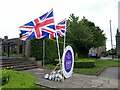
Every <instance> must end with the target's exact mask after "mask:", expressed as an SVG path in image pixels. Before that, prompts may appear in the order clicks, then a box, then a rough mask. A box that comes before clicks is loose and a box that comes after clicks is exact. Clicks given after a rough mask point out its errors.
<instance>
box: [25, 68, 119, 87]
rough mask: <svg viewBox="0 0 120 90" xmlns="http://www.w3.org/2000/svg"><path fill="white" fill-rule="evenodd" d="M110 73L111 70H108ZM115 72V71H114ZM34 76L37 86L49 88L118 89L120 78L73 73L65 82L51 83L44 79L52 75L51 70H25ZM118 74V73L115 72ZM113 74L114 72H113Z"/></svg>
mask: <svg viewBox="0 0 120 90" xmlns="http://www.w3.org/2000/svg"><path fill="white" fill-rule="evenodd" d="M108 71H109V70H108ZM114 71H115V70H114ZM24 72H27V73H29V74H31V75H33V76H35V77H36V79H37V82H36V84H37V85H43V86H46V87H49V88H57V89H58V88H59V89H60V88H113V89H114V88H116V89H118V78H117V76H115V75H113V76H114V77H113V78H112V77H107V76H106V74H103V73H101V75H99V76H94V75H84V74H77V73H73V74H72V76H71V77H70V78H69V79H65V80H64V81H61V82H58V81H50V80H47V79H45V78H44V76H45V74H47V73H50V72H51V70H47V69H41V68H37V69H31V70H25V71H24ZM115 72H116V71H115ZM111 73H113V72H111Z"/></svg>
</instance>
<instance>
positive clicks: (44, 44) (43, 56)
mask: <svg viewBox="0 0 120 90" xmlns="http://www.w3.org/2000/svg"><path fill="white" fill-rule="evenodd" d="M44 61H45V39H44V40H43V67H44Z"/></svg>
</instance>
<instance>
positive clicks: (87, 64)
mask: <svg viewBox="0 0 120 90" xmlns="http://www.w3.org/2000/svg"><path fill="white" fill-rule="evenodd" d="M74 67H75V68H93V67H95V61H94V60H87V59H86V60H76V61H75V62H74Z"/></svg>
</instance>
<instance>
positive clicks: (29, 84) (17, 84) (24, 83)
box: [0, 70, 36, 88]
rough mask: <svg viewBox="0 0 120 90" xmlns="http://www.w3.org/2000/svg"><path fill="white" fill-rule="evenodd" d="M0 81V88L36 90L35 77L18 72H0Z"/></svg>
mask: <svg viewBox="0 0 120 90" xmlns="http://www.w3.org/2000/svg"><path fill="white" fill-rule="evenodd" d="M0 75H2V76H1V77H0V79H1V80H2V83H4V85H2V86H1V85H0V88H36V85H35V82H36V79H35V77H33V76H31V75H29V74H27V73H24V72H20V71H13V70H0Z"/></svg>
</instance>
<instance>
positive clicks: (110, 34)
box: [110, 20, 113, 59]
mask: <svg viewBox="0 0 120 90" xmlns="http://www.w3.org/2000/svg"><path fill="white" fill-rule="evenodd" d="M110 35H111V51H112V59H113V41H112V29H111V20H110Z"/></svg>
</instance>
